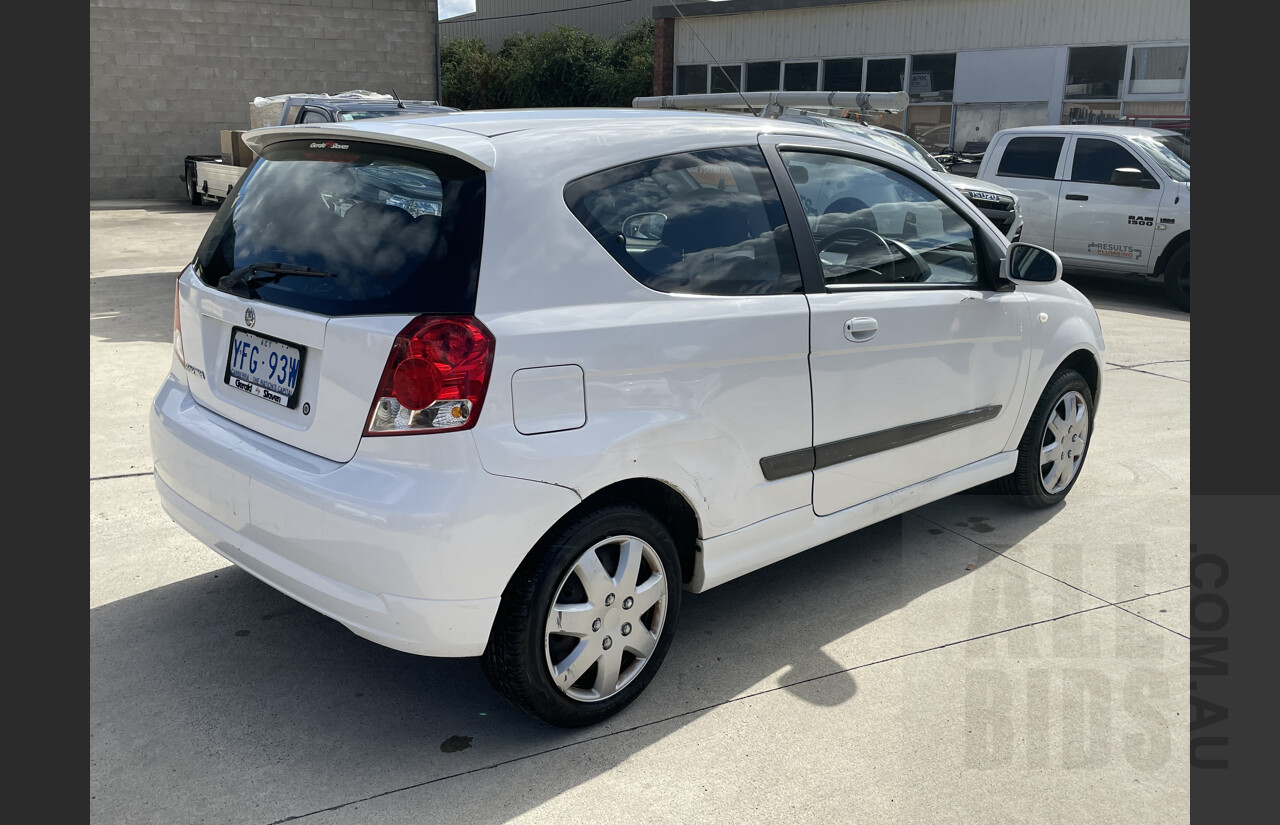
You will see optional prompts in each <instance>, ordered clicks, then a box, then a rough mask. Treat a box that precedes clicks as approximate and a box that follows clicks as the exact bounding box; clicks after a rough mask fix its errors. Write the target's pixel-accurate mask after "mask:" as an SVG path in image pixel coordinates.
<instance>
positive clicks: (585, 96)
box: [440, 20, 653, 109]
mask: <svg viewBox="0 0 1280 825" xmlns="http://www.w3.org/2000/svg"><path fill="white" fill-rule="evenodd" d="M440 69H441V85H442V93H443V97H444V100H443V102H444V103H445V104H446V105H449V106H456V107H457V108H459V109H480V108H538V107H546V106H630V105H631V99H632V98H633V97H636V96H638V95H646V94H649V93H650V90H651V89H652V85H653V23H652V21H649V20H642V21H638V22H637V23H635V24H632V25H631V26H629V27H627V28H625V29H623V30H622V31H621V32H619V33H618V35H617V36H616V37H613V38H606V37H600V36H597V35H591V34H587V33H586V32H583V31H582V30H580V29H576V28H574V27H572V26H557V27H556V28H555V29H552V30H551V31H546V32H542V33H540V34H535V35H531V34H523V33H515V34H512V35H509V36H508V37H507V38H506V39H505V40H504V41H503V43H502V46H501V48H499V49H498V50H497V52H491V51H489V50H488V49H487V48H486V47H485V45H484V42H483V41H481V40H480V39H479V38H466V39H461V40H453V41H450V42H449V43H447V44H446V45H445V46H444V48H443V49H442V50H441V52H440Z"/></svg>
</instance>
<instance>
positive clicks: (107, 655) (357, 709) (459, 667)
mask: <svg viewBox="0 0 1280 825" xmlns="http://www.w3.org/2000/svg"><path fill="white" fill-rule="evenodd" d="M213 212H214V209H213V207H191V206H188V205H186V204H185V203H184V202H181V201H175V202H151V201H148V202H121V203H115V202H112V203H92V204H90V211H89V232H90V272H89V301H90V316H89V354H90V393H91V405H90V411H91V418H90V431H89V440H90V455H89V492H90V498H89V502H90V521H89V524H90V528H89V530H90V531H89V574H90V579H89V689H90V693H89V797H90V801H89V811H90V821H91V822H93V823H95V825H113V824H114V823H122V824H124V823H127V825H144V823H163V825H173V823H254V824H255V825H257V824H261V825H266V824H267V823H282V822H295V821H297V822H304V823H308V825H338V824H339V823H343V824H345V823H380V825H382V824H383V823H385V824H386V825H396V824H397V823H433V822H443V821H448V822H455V823H508V822H514V823H547V822H555V823H586V822H610V821H612V822H623V823H633V822H663V823H666V822H672V823H709V822H714V823H719V822H725V823H734V825H739V824H740V823H755V822H761V823H764V822H769V823H833V822H835V823H875V824H876V825H881V824H882V823H922V822H928V823H930V825H936V824H937V823H966V824H968V823H1000V824H1001V825H1007V824H1008V823H1035V825H1044V823H1094V822H1124V823H1126V825H1142V824H1143V823H1151V825H1176V823H1180V822H1183V823H1185V822H1189V821H1190V792H1189V774H1190V770H1189V767H1188V759H1187V753H1188V745H1189V738H1188V724H1187V722H1188V719H1187V708H1188V703H1189V695H1188V679H1187V670H1188V657H1189V641H1188V637H1189V621H1190V616H1189V609H1188V592H1189V582H1188V562H1189V552H1190V550H1189V535H1190V527H1189V521H1190V517H1189V505H1190V412H1189V410H1190V380H1191V355H1190V337H1191V326H1190V318H1189V316H1188V315H1186V314H1183V313H1179V312H1177V311H1174V310H1172V309H1171V308H1169V306H1168V305H1167V303H1166V301H1165V299H1164V296H1163V294H1162V292H1161V291H1160V289H1159V287H1152V286H1148V285H1146V284H1141V283H1135V282H1131V281H1126V280H1117V279H1101V278H1097V279H1088V278H1084V277H1079V276H1072V277H1070V278H1068V280H1070V281H1071V282H1073V283H1075V284H1076V285H1077V286H1079V287H1080V288H1081V289H1082V290H1084V291H1085V292H1086V294H1088V295H1089V296H1090V298H1091V299H1092V300H1093V301H1094V303H1095V305H1096V306H1097V307H1098V309H1099V313H1100V315H1101V317H1102V323H1103V328H1104V332H1105V334H1106V337H1107V345H1108V351H1107V360H1108V367H1107V371H1106V375H1105V378H1104V385H1103V386H1104V390H1103V395H1102V400H1101V402H1102V403H1101V409H1100V414H1099V417H1098V420H1097V422H1096V429H1095V433H1094V441H1093V444H1092V446H1091V449H1090V453H1089V460H1088V464H1087V465H1086V467H1085V470H1084V475H1083V477H1082V478H1081V479H1080V481H1079V483H1078V484H1077V485H1076V488H1075V489H1074V490H1073V491H1072V494H1071V496H1070V497H1069V499H1068V500H1067V501H1066V503H1065V504H1064V505H1063V506H1062V507H1060V508H1058V509H1055V510H1051V511H1048V512H1034V513H1033V512H1028V511H1025V510H1022V509H1020V508H1018V507H1015V506H1013V505H1011V504H1009V503H1007V502H1005V501H1002V500H1000V499H997V498H991V497H987V496H984V495H960V496H954V497H951V498H948V499H944V500H942V501H939V502H936V503H934V504H930V505H928V506H925V507H923V508H921V509H919V510H917V511H914V512H912V513H909V514H907V515H904V516H901V517H899V518H894V519H891V520H889V521H887V522H884V523H882V524H880V525H877V526H874V527H871V528H869V529H867V530H864V531H861V532H859V533H855V534H852V535H850V536H846V537H844V538H842V539H840V540H837V541H834V542H831V543H829V544H826V545H823V546H822V547H818V548H815V549H813V550H811V551H809V552H807V553H803V554H801V555H799V556H797V557H794V558H792V559H789V560H787V561H784V562H780V563H778V564H775V565H773V566H771V567H769V568H767V569H766V570H763V571H759V572H757V573H754V574H752V575H748V576H745V577H743V578H741V579H738V580H735V581H733V582H730V583H728V584H725V585H723V586H721V587H719V588H716V589H714V590H712V591H710V592H708V593H705V594H702V595H697V596H688V597H687V598H686V599H685V603H684V611H683V613H682V615H681V619H680V629H679V635H678V637H677V639H676V641H675V644H674V645H673V646H672V648H671V652H670V654H669V656H668V658H667V661H666V662H665V663H664V664H663V667H662V669H661V672H660V673H659V674H658V677H657V678H656V679H655V681H654V682H653V683H652V684H651V685H650V687H649V688H648V689H647V691H646V692H645V694H644V695H642V696H641V697H640V699H639V700H638V701H636V703H635V704H633V705H632V706H631V707H630V708H628V709H627V710H626V711H624V712H623V713H622V714H620V715H619V716H617V717H614V718H613V719H612V720H611V721H609V722H607V723H605V724H603V725H601V726H599V727H595V728H590V729H587V730H580V731H564V730H559V729H556V728H551V727H547V726H545V725H542V724H541V723H538V722H537V721H535V720H532V719H531V718H529V717H526V716H524V715H522V714H520V713H519V712H517V711H515V710H514V709H512V708H511V707H509V706H508V705H506V704H505V703H504V702H503V701H502V700H501V699H500V698H499V697H498V696H497V695H496V694H495V693H494V692H493V691H492V690H491V689H490V688H489V686H488V684H487V683H486V682H485V680H484V677H483V676H482V674H481V672H480V668H479V665H478V663H477V662H475V661H474V660H442V659H423V658H419V657H414V656H410V655H408V654H403V653H398V652H396V651H392V650H388V649H385V648H382V647H379V646H378V645H375V644H373V643H372V642H368V641H365V640H363V639H360V638H358V637H356V636H354V635H353V634H351V633H349V632H348V631H347V630H345V629H344V628H343V627H341V626H340V625H338V624H337V623H335V622H333V621H331V620H329V619H326V618H324V617H322V616H320V615H319V614H316V613H314V612H313V611H311V610H309V609H307V608H305V607H302V606H300V605H299V604H297V603H295V602H292V601H291V600H290V599H288V598H286V597H284V596H282V595H280V594H279V593H277V592H276V591H274V590H272V589H271V588H269V587H267V586H266V585H263V584H261V583H260V582H258V581H257V580H256V579H254V578H252V577H250V576H249V575H247V574H245V573H242V572H240V571H239V570H237V569H236V568H234V567H230V566H228V564H227V563H226V562H225V561H224V560H223V559H222V558H221V557H220V556H218V555H217V554H215V553H214V552H213V551H212V550H209V549H207V548H205V547H204V546H203V545H201V544H199V543H198V542H196V541H195V540H194V539H192V538H190V537H189V536H188V535H186V534H185V533H184V532H183V531H181V530H180V529H179V528H178V527H176V526H175V525H174V524H172V523H171V522H170V521H169V519H168V517H167V516H166V515H165V514H164V513H163V512H162V511H161V509H160V505H159V502H158V500H157V497H156V494H155V489H154V485H153V481H152V477H151V459H150V448H149V442H148V438H147V420H146V409H147V406H148V404H149V403H150V400H151V397H152V395H153V394H154V393H155V391H156V389H157V388H158V387H159V386H160V383H161V381H162V379H163V376H164V375H165V373H166V371H167V369H168V365H169V357H170V356H169V353H170V329H171V319H172V311H173V287H172V283H173V279H174V277H175V275H176V274H177V273H178V271H179V270H180V269H181V268H182V267H183V266H184V265H185V263H186V262H187V260H188V259H190V257H191V256H192V254H193V252H194V250H195V248H196V245H197V244H198V243H199V240H200V238H201V235H202V234H203V232H204V230H205V228H206V226H207V225H208V223H209V220H210V219H211V218H212V216H213Z"/></svg>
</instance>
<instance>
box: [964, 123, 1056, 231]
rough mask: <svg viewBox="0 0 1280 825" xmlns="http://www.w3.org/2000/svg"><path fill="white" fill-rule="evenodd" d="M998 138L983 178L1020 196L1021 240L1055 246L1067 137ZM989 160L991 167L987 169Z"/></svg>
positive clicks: (989, 152)
mask: <svg viewBox="0 0 1280 825" xmlns="http://www.w3.org/2000/svg"><path fill="white" fill-rule="evenodd" d="M998 140H999V141H1000V142H999V143H998V144H997V145H996V146H994V147H992V149H991V150H988V154H989V159H988V161H986V162H984V168H983V170H982V174H981V175H980V177H981V178H982V180H985V181H988V182H990V183H995V184H999V185H1000V186H1003V187H1004V188H1005V189H1008V190H1009V191H1010V192H1013V193H1014V194H1016V195H1017V196H1018V206H1019V208H1020V209H1021V210H1022V219H1023V226H1022V236H1021V237H1020V240H1022V241H1025V242H1026V243H1034V244H1039V245H1040V246H1044V247H1048V248H1049V249H1053V248H1054V238H1053V236H1054V231H1055V229H1056V227H1057V222H1058V205H1059V203H1060V200H1061V197H1062V173H1061V170H1062V168H1063V165H1062V163H1063V154H1064V150H1065V149H1066V146H1067V140H1066V136H1065V135H1040V134H1031V135H1009V136H1006V137H1004V138H999V139H998ZM987 163H990V164H992V167H991V168H985V167H986V164H987Z"/></svg>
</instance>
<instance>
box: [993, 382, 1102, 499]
mask: <svg viewBox="0 0 1280 825" xmlns="http://www.w3.org/2000/svg"><path fill="white" fill-rule="evenodd" d="M1092 428H1093V391H1092V390H1091V389H1090V388H1089V383H1088V382H1087V381H1085V380H1084V377H1083V376H1082V375H1080V373H1078V372H1076V371H1075V370H1071V369H1062V370H1059V371H1058V372H1057V373H1056V374H1055V375H1054V376H1053V378H1052V380H1050V381H1049V385H1048V386H1047V387H1045V389H1044V392H1043V393H1042V394H1041V395H1040V400H1039V401H1038V402H1037V403H1036V408H1035V412H1034V413H1032V416H1031V421H1030V422H1028V423H1027V429H1026V431H1025V432H1024V433H1023V435H1022V441H1021V442H1019V444H1018V464H1017V467H1016V469H1014V471H1013V472H1012V473H1010V474H1009V475H1007V476H1005V477H1004V478H1002V479H1000V480H999V481H997V483H996V487H997V490H998V491H999V492H1001V493H1003V494H1005V495H1008V496H1010V497H1012V498H1013V499H1014V500H1016V501H1018V502H1020V503H1021V504H1023V505H1025V506H1026V507H1030V508H1033V509H1039V508H1042V507H1052V506H1053V505H1055V504H1057V503H1058V502H1060V501H1062V500H1063V499H1064V498H1066V497H1067V493H1069V492H1071V488H1072V487H1074V486H1075V483H1076V481H1078V480H1079V478H1080V471H1081V469H1083V468H1084V460H1085V456H1086V455H1087V454H1088V452H1089V437H1090V435H1091V434H1092Z"/></svg>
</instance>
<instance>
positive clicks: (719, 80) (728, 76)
mask: <svg viewBox="0 0 1280 825" xmlns="http://www.w3.org/2000/svg"><path fill="white" fill-rule="evenodd" d="M739 91H742V67H741V66H713V67H712V69H711V93H712V94H715V93H717V92H739Z"/></svg>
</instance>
